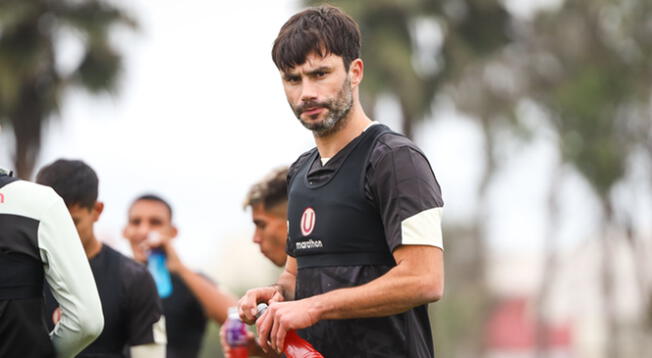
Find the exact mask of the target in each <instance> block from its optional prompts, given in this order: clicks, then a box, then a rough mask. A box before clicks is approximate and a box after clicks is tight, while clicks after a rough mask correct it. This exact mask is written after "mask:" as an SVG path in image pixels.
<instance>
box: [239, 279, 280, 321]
mask: <svg viewBox="0 0 652 358" xmlns="http://www.w3.org/2000/svg"><path fill="white" fill-rule="evenodd" d="M282 301H285V298H284V297H283V294H282V293H281V290H280V288H279V287H278V286H269V287H260V288H253V289H251V290H249V291H247V293H245V295H244V296H242V298H240V300H239V301H238V314H240V319H241V320H242V321H243V322H245V323H247V324H254V322H256V313H258V312H257V310H256V309H257V306H258V304H259V303H267V304H268V305H270V304H272V303H274V302H282Z"/></svg>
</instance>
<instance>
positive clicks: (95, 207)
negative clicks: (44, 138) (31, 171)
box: [36, 159, 166, 358]
mask: <svg viewBox="0 0 652 358" xmlns="http://www.w3.org/2000/svg"><path fill="white" fill-rule="evenodd" d="M36 181H37V182H38V183H40V184H43V185H47V186H50V187H52V188H53V189H54V190H55V191H56V192H57V193H58V194H59V195H60V196H61V197H62V198H63V200H64V202H65V203H66V206H67V207H68V211H69V212H70V215H71V216H72V219H73V222H74V223H75V226H76V227H77V232H78V233H79V237H80V238H81V243H82V246H83V248H84V251H85V253H86V257H87V258H88V261H89V262H90V266H91V269H92V271H93V276H94V277H95V282H96V283H97V289H98V291H99V294H100V299H101V301H102V310H103V312H104V317H105V325H104V330H103V331H102V334H101V335H100V336H99V337H98V339H97V340H95V342H93V344H91V345H90V346H88V347H87V348H86V349H85V350H84V351H82V352H81V353H80V354H79V355H78V357H98V356H102V357H127V356H130V357H132V358H162V357H164V356H165V343H166V335H165V325H164V321H165V320H164V318H163V317H162V307H161V301H160V299H159V297H158V293H157V291H156V286H155V284H154V280H153V279H152V277H151V275H150V274H149V272H148V271H147V268H146V267H145V266H143V265H141V264H139V263H137V262H135V261H134V260H132V259H130V258H128V257H126V256H124V255H122V254H121V253H119V252H118V251H116V250H114V249H112V248H111V247H110V246H108V245H106V244H104V243H102V242H101V241H100V240H98V239H97V237H96V236H95V233H94V231H93V226H94V225H95V222H97V220H98V219H99V218H100V215H101V214H102V211H103V210H104V203H102V202H101V201H98V200H97V198H98V186H99V181H98V178H97V175H96V174H95V171H94V170H93V169H92V168H91V167H89V166H88V165H87V164H86V163H84V162H82V161H79V160H65V159H59V160H57V161H55V162H53V163H51V164H49V165H46V166H45V167H43V168H42V169H41V170H40V171H39V173H38V174H37V176H36ZM50 287H52V286H50ZM46 296H48V297H49V300H48V309H47V310H46V321H48V322H50V324H51V325H54V324H56V323H57V321H58V315H59V313H60V309H59V308H57V305H61V304H62V303H63V302H62V301H61V300H58V299H57V300H56V301H55V299H54V298H52V296H49V295H48V294H47V293H46Z"/></svg>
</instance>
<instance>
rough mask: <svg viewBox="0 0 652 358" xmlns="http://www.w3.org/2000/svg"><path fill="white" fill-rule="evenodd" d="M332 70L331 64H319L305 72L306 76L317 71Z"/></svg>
mask: <svg viewBox="0 0 652 358" xmlns="http://www.w3.org/2000/svg"><path fill="white" fill-rule="evenodd" d="M330 71H332V67H331V66H319V67H317V68H315V69H314V70H311V71H308V72H306V74H307V75H308V76H312V75H316V74H317V73H318V72H330Z"/></svg>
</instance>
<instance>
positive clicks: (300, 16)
mask: <svg viewBox="0 0 652 358" xmlns="http://www.w3.org/2000/svg"><path fill="white" fill-rule="evenodd" d="M360 39H361V36H360V28H359V27H358V24H357V23H356V22H355V20H353V19H352V18H351V17H350V16H349V15H347V14H345V13H344V12H343V11H342V10H340V9H338V8H336V7H334V6H331V5H322V6H319V7H311V8H308V9H306V10H303V11H301V12H299V13H297V14H295V15H294V16H292V17H291V18H290V19H289V20H288V21H287V22H286V23H285V24H284V25H283V27H281V30H280V31H279V33H278V36H277V37H276V40H275V41H274V46H273V47H272V59H273V60H274V64H275V65H276V67H277V68H278V69H279V70H281V71H284V72H286V71H287V70H289V69H291V68H292V67H294V66H297V65H300V64H302V63H304V62H306V57H307V56H308V55H309V54H311V53H313V52H314V53H316V54H318V55H319V56H321V57H324V56H328V55H329V54H333V55H337V56H341V57H342V59H343V60H344V69H345V70H346V71H348V70H349V65H351V62H352V61H353V60H355V59H357V58H359V57H360Z"/></svg>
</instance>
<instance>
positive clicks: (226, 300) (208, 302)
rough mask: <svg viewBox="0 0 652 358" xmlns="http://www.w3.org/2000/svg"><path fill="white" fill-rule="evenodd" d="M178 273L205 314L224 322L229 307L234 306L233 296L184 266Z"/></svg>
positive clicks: (220, 322)
mask: <svg viewBox="0 0 652 358" xmlns="http://www.w3.org/2000/svg"><path fill="white" fill-rule="evenodd" d="M178 273H179V276H181V279H182V280H183V281H184V282H185V283H186V285H187V286H188V287H189V288H190V290H191V291H192V293H193V294H194V295H195V297H197V300H199V303H200V304H201V305H202V307H203V309H204V311H205V312H206V314H207V315H208V316H210V317H211V318H212V319H213V320H215V321H217V322H218V323H219V324H222V323H224V321H225V320H226V317H227V312H228V309H229V307H232V306H235V305H236V303H237V301H236V299H235V297H234V296H232V295H231V294H229V293H226V292H224V291H222V290H220V289H219V288H218V287H217V286H215V285H214V284H213V283H211V282H209V281H208V280H207V279H205V278H204V277H202V276H201V275H199V274H198V273H196V272H194V271H192V270H190V269H188V268H187V267H185V266H184V267H183V268H182V269H180V270H179V272H178Z"/></svg>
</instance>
